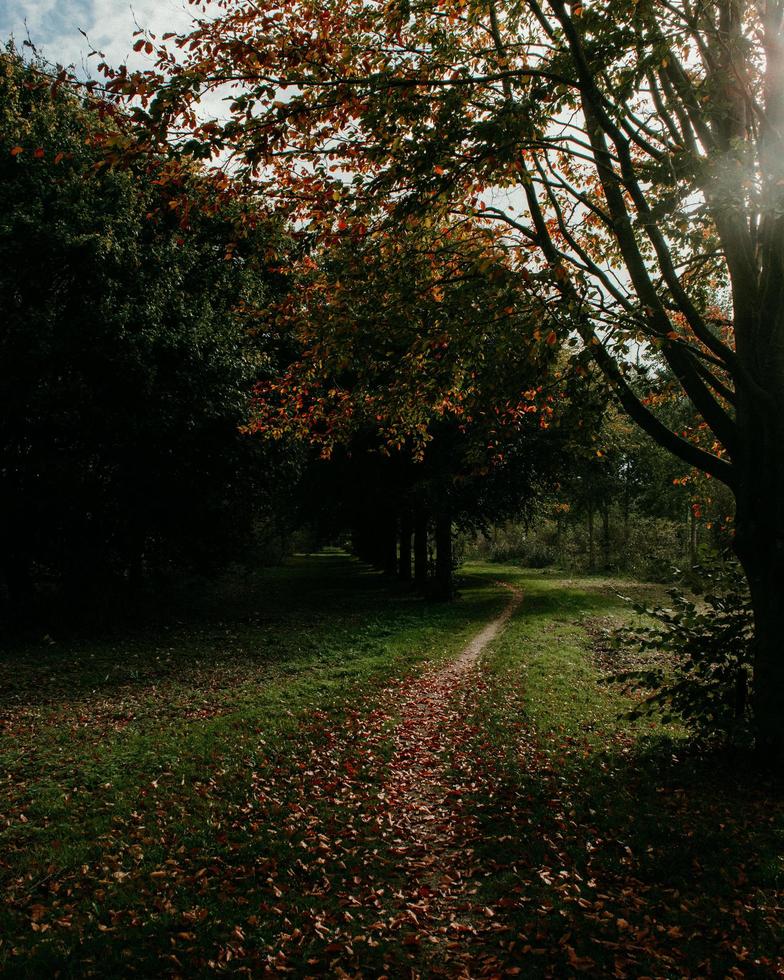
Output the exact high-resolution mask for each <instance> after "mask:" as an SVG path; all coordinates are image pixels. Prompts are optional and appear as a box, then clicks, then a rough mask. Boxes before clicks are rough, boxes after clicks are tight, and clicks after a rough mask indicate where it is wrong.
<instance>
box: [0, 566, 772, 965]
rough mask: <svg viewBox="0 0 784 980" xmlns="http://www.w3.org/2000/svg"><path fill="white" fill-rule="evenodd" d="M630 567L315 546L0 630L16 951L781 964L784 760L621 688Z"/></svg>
mask: <svg viewBox="0 0 784 980" xmlns="http://www.w3.org/2000/svg"><path fill="white" fill-rule="evenodd" d="M617 585H618V583H614V582H612V581H610V580H603V579H598V578H586V579H568V578H565V577H564V576H563V575H561V574H560V573H555V572H552V571H550V572H540V571H526V570H521V569H519V568H516V567H507V566H491V565H478V564H477V565H471V566H468V567H467V568H466V569H464V570H463V573H462V581H461V596H460V599H459V601H458V602H456V603H454V604H450V605H437V604H428V603H425V602H423V601H421V600H419V599H417V598H415V597H413V596H412V595H411V594H409V593H407V592H406V591H404V590H402V589H400V588H398V587H395V586H389V585H387V584H385V583H384V581H383V579H382V578H381V577H380V576H378V575H376V574H374V573H371V572H369V571H367V570H366V569H364V568H363V567H362V566H361V565H359V564H358V563H356V562H354V561H353V560H352V559H350V558H348V557H346V556H343V555H340V554H324V555H319V556H314V557H310V558H297V559H294V560H292V561H290V562H288V563H287V564H286V565H284V566H283V567H281V568H278V569H272V570H265V571H263V572H261V573H259V575H258V576H257V577H256V578H254V580H253V581H243V582H239V583H238V582H233V583H232V582H228V583H226V586H225V591H224V592H223V593H219V594H216V595H213V597H212V601H211V602H210V603H200V604H198V606H197V607H196V608H194V607H193V606H191V607H187V606H186V607H184V609H183V611H182V612H181V614H180V619H179V620H178V619H177V615H176V613H175V614H172V615H169V616H168V617H165V618H164V619H162V620H161V622H160V623H159V625H158V626H155V627H152V626H150V627H147V628H145V629H144V630H140V629H137V630H136V631H133V630H130V629H129V628H124V629H123V630H122V631H120V632H118V634H117V635H114V636H112V635H111V634H107V635H105V636H104V637H103V639H101V640H100V641H97V640H95V639H91V640H85V639H81V640H80V639H79V638H77V637H73V636H72V637H70V638H64V637H54V638H52V637H46V638H42V639H41V640H40V641H36V642H35V643H32V644H29V645H28V646H26V647H23V648H15V649H13V650H9V651H5V652H4V653H3V655H2V657H0V690H2V701H1V702H0V767H2V773H3V776H2V784H0V792H1V793H2V796H1V797H0V876H2V895H3V898H2V903H0V972H2V974H3V975H4V976H26V977H36V978H38V977H43V976H61V977H77V976H79V977H81V976H112V977H114V976H119V975H128V976H134V975H135V976H140V977H153V976H155V977H158V976H182V977H193V976H207V975H213V974H215V973H231V974H240V975H243V974H244V975H252V976H264V975H270V976H277V975H281V976H286V975H290V976H294V977H307V976H314V977H318V976H325V975H327V976H352V977H365V976H367V977H381V976H384V975H386V976H388V977H390V978H393V977H431V976H432V977H438V976H444V977H504V976H515V975H521V976H526V977H528V976H542V977H546V976H553V977H564V976H570V975H573V974H574V975H577V974H582V975H584V976H617V977H643V976H651V977H676V976H688V977H698V976H699V977H703V976H705V977H707V976H737V977H748V976H752V977H753V976H758V977H773V976H781V975H784V959H782V957H781V950H782V948H783V947H784V937H782V905H784V863H783V862H782V853H783V852H784V794H782V787H781V785H780V784H774V783H773V782H771V781H766V780H764V779H763V778H762V777H761V776H760V775H759V774H756V773H753V772H751V771H749V769H748V767H747V766H746V765H745V764H744V760H743V759H735V760H734V759H732V758H722V759H717V758H716V757H715V756H704V757H703V756H700V755H699V754H697V753H696V752H694V751H692V750H690V749H689V748H688V746H687V744H686V743H685V741H684V740H683V739H682V737H681V735H680V733H678V732H677V731H674V730H671V729H668V728H666V727H663V726H661V725H656V724H652V723H651V722H650V721H646V722H634V723H633V722H629V721H627V720H624V719H623V718H622V717H621V713H622V712H623V710H624V709H625V708H628V707H629V706H630V704H631V702H630V701H629V700H628V698H627V696H626V695H625V694H624V693H623V692H621V691H619V690H617V689H616V688H614V687H612V686H609V685H606V684H603V683H602V676H603V673H604V670H605V667H604V664H605V662H606V660H605V657H604V656H601V657H600V656H597V654H596V652H595V650H594V648H593V640H592V637H593V636H595V634H596V632H597V630H600V629H601V628H602V627H604V626H606V625H608V624H610V623H611V622H613V621H618V620H620V619H621V618H623V617H624V616H627V615H628V612H627V610H626V609H625V607H624V606H623V604H622V603H621V602H620V600H619V599H618V598H617V596H616V594H615V591H614V588H615V587H616V586H617ZM624 586H625V587H629V586H628V583H624ZM637 588H638V589H640V590H644V589H645V588H646V587H641V586H637ZM521 600H522V601H521Z"/></svg>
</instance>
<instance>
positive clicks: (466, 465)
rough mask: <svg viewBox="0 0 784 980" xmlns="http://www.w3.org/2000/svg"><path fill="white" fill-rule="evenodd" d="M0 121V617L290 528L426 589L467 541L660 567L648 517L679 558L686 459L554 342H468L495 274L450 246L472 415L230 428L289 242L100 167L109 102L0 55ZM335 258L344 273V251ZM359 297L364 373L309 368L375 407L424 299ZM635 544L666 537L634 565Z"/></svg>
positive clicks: (540, 557) (413, 334)
mask: <svg viewBox="0 0 784 980" xmlns="http://www.w3.org/2000/svg"><path fill="white" fill-rule="evenodd" d="M0 113H1V114H2V118H1V119H0V122H1V123H2V134H3V142H4V149H3V152H2V153H0V178H2V179H1V182H0V196H1V197H2V215H3V216H2V219H0V288H1V289H2V304H3V320H2V327H0V553H1V557H0V573H1V576H0V578H1V581H2V588H1V589H0V603H1V604H2V607H3V608H4V609H5V610H6V612H8V613H10V615H11V617H12V618H19V619H21V620H22V621H23V622H24V621H26V620H27V619H28V618H29V617H30V615H31V614H32V613H36V614H40V612H41V610H42V608H43V607H45V606H46V605H47V604H51V605H52V606H53V607H57V606H58V604H59V605H60V607H62V605H63V602H64V603H65V606H66V607H67V608H69V609H70V610H72V611H73V610H78V609H79V608H82V607H83V608H85V609H88V610H89V609H90V608H94V607H95V606H96V604H98V603H99V602H101V601H103V598H105V596H106V595H107V593H108V592H111V591H112V590H117V591H118V593H119V594H120V595H122V593H123V592H127V591H128V590H134V589H136V590H138V588H139V587H140V586H142V585H144V584H145V583H151V582H152V583H155V584H156V588H157V587H158V586H159V584H160V582H161V580H162V579H164V578H166V577H167V576H169V577H171V576H172V574H174V575H175V577H176V575H177V574H179V573H181V572H184V571H185V572H197V573H201V574H204V573H206V574H212V573H214V572H216V571H217V570H218V569H220V568H221V567H222V566H224V565H226V564H228V563H232V562H238V561H244V562H251V563H259V562H269V561H274V560H277V559H279V558H280V557H281V556H282V555H283V554H285V553H286V552H287V551H289V550H291V548H292V547H294V546H296V544H297V542H298V541H299V542H300V543H304V544H306V545H307V546H308V547H316V546H320V545H323V544H330V543H341V544H342V545H343V546H344V547H347V548H349V549H350V550H352V551H353V552H354V554H356V555H357V557H359V558H360V559H362V560H363V561H366V562H368V563H369V564H371V565H372V566H373V567H375V568H378V569H380V570H382V571H383V572H384V573H385V574H386V575H387V576H389V577H397V578H399V579H401V580H402V581H403V582H407V583H409V582H410V583H411V584H412V586H413V587H415V588H416V589H418V590H419V591H420V592H422V593H423V594H425V595H428V596H431V597H435V598H440V599H448V598H451V597H452V595H453V593H454V577H453V576H454V570H455V568H456V566H457V564H458V552H459V551H460V550H461V549H462V544H461V545H460V546H459V547H457V548H456V543H457V542H458V541H460V542H463V541H465V540H466V539H471V540H473V541H474V544H473V545H472V546H471V547H472V549H473V551H474V553H476V552H477V551H478V552H479V553H480V554H483V555H489V556H491V557H496V558H502V559H507V560H508V559H511V560H516V561H521V562H525V563H531V564H551V563H558V564H561V565H563V566H565V567H582V568H585V569H587V570H589V571H608V570H620V569H622V570H626V571H630V572H632V573H634V574H640V575H644V576H647V577H666V574H667V572H666V571H664V569H665V567H666V568H667V569H668V568H669V567H670V565H672V564H674V563H677V562H678V561H680V560H681V559H682V557H683V552H684V548H683V547H682V542H681V541H680V539H679V538H678V535H677V534H676V535H672V534H670V533H669V532H668V531H667V527H669V526H670V525H672V524H674V523H677V522H679V521H682V520H684V519H685V520H687V521H690V522H691V529H690V530H689V531H688V534H689V535H690V537H689V538H688V543H687V545H686V548H685V551H686V552H687V554H688V557H690V558H691V559H694V558H695V557H696V533H695V530H694V528H695V526H696V523H695V522H696V518H695V514H696V510H695V509H693V508H692V506H691V504H692V497H693V496H694V494H693V491H692V489H691V488H687V489H686V490H684V488H683V486H682V485H681V483H682V482H683V479H682V477H683V472H684V468H683V466H682V465H681V464H678V463H677V462H674V461H673V459H672V458H671V457H669V456H667V455H666V454H665V453H664V452H663V451H659V450H656V449H655V447H654V446H653V445H652V444H651V443H650V441H649V440H647V439H646V438H645V437H643V436H640V435H639V434H638V433H637V432H636V430H634V429H633V428H631V427H630V426H629V425H628V423H623V422H622V421H621V420H619V419H618V418H616V417H615V416H614V415H613V416H612V417H609V416H608V415H607V392H606V390H605V388H604V386H603V385H602V384H600V383H598V382H597V381H596V378H595V374H594V375H592V377H593V382H592V383H590V378H589V381H586V380H585V375H586V374H588V375H591V372H590V370H588V371H586V370H585V368H583V370H582V374H583V378H582V381H580V383H579V384H574V380H575V379H574V377H572V378H571V380H569V376H568V372H564V371H562V370H561V369H563V368H564V367H565V365H566V364H567V363H568V361H567V359H566V358H565V357H564V356H561V355H559V353H558V351H557V349H555V348H553V349H551V348H550V347H549V346H548V345H546V344H545V345H544V346H542V345H541V344H540V345H539V348H538V351H539V352H538V353H537V354H536V356H535V357H532V356H531V352H530V350H529V349H528V348H526V346H525V343H524V342H522V340H521V341H520V342H519V343H517V345H516V349H517V351H518V353H517V354H516V355H515V356H512V355H511V354H510V350H511V349H515V347H514V345H512V346H510V344H511V341H512V338H513V337H514V334H510V335H509V336H508V337H507V338H506V340H505V344H506V346H504V345H499V344H498V343H497V341H496V339H495V338H494V336H493V334H492V332H486V333H484V332H482V331H479V332H478V331H477V330H476V329H475V328H474V326H473V322H472V319H471V318H472V316H473V314H472V313H471V307H470V305H469V304H470V301H471V298H472V296H475V295H476V294H477V291H480V292H481V291H482V290H485V291H488V295H487V299H486V302H487V303H492V302H494V301H500V300H498V297H496V296H495V292H494V291H496V292H498V291H502V290H504V289H507V288H510V287H508V286H507V285H506V284H505V280H504V274H503V271H498V272H497V273H494V274H493V276H489V277H488V276H487V275H486V274H485V272H477V271H476V260H475V259H472V258H470V256H469V258H468V259H467V260H466V268H465V271H464V273H463V275H462V280H461V282H462V285H461V287H460V288H461V289H464V290H465V294H463V293H457V294H456V295H455V297H454V301H453V304H452V307H451V309H452V312H451V313H449V314H448V315H449V316H451V317H452V321H451V326H452V329H453V338H454V339H455V349H454V351H453V350H452V349H450V350H448V351H446V352H442V353H440V354H439V358H441V360H440V361H439V366H438V370H439V371H441V372H444V373H445V375H446V374H448V373H449V372H450V371H463V370H465V369H466V363H468V364H469V367H470V370H471V371H472V373H473V375H474V376H475V377H476V379H477V381H476V388H477V390H478V391H480V392H484V393H486V394H483V395H482V396H481V397H482V398H484V399H485V400H484V402H482V401H480V402H479V403H478V404H476V405H474V406H473V408H472V409H471V411H472V419H471V421H470V422H468V421H466V420H464V421H460V420H459V419H458V418H457V417H455V418H452V419H451V420H449V419H448V418H438V417H435V416H434V417H433V418H431V420H430V421H429V422H428V425H427V433H426V439H425V441H424V444H420V445H418V446H414V444H411V443H409V442H406V441H405V440H404V441H403V442H401V443H400V444H399V445H397V446H395V447H390V445H389V444H387V443H385V441H384V438H383V436H381V435H380V434H379V431H378V429H377V428H375V429H374V428H373V426H372V425H368V424H366V423H362V424H358V425H356V426H355V427H354V428H353V429H352V430H351V432H350V434H349V435H347V436H345V437H344V438H343V439H342V441H339V442H338V443H337V444H336V445H335V446H333V447H332V449H331V452H330V454H329V459H324V458H321V457H322V456H323V455H324V454H323V453H322V454H319V452H318V451H317V450H316V449H312V450H308V449H307V448H306V447H305V446H304V445H303V444H298V443H297V442H296V441H295V440H292V439H284V440H282V441H274V440H270V439H264V438H262V437H260V436H253V435H248V434H247V433H244V432H242V431H241V430H242V428H243V427H244V426H245V425H246V423H247V422H248V420H249V418H250V416H251V414H252V402H253V392H254V388H255V387H256V386H257V385H258V383H259V382H263V381H264V380H265V379H270V378H275V377H278V376H280V375H281V373H282V372H284V371H285V370H286V368H287V366H288V365H290V364H291V363H292V362H293V361H295V360H296V358H297V357H298V356H300V355H301V353H302V349H301V347H299V346H298V343H299V342H298V341H296V340H295V339H294V335H293V334H292V332H291V331H287V330H286V329H285V328H281V329H279V330H278V329H276V326H275V322H274V317H272V319H270V318H269V317H268V318H267V319H266V320H264V325H263V326H259V322H260V321H259V317H258V314H259V311H263V310H264V309H265V308H268V307H270V308H271V307H274V304H275V303H277V302H278V301H279V300H280V299H281V297H282V296H285V295H286V292H287V290H289V289H290V288H291V287H290V284H289V282H288V280H287V276H286V265H287V261H286V255H287V254H289V255H291V254H292V250H293V249H294V248H298V249H301V248H302V247H303V245H302V244H301V243H300V244H297V245H295V244H294V238H292V237H291V236H290V235H287V234H286V230H285V228H284V227H282V226H281V224H280V223H279V222H278V221H276V220H273V219H272V218H266V217H263V216H261V217H260V216H259V214H258V213H257V212H253V215H252V220H251V218H250V212H249V210H248V208H249V203H248V202H247V201H243V200H241V199H236V200H234V199H232V198H231V197H227V196H226V195H225V194H224V195H218V194H216V193H214V191H213V188H212V186H211V183H210V180H209V178H208V176H207V172H206V171H205V170H204V169H203V168H200V167H199V166H198V165H196V164H193V165H191V166H190V168H185V169H184V170H183V169H180V170H179V171H178V175H177V178H176V179H172V178H171V175H170V174H167V175H166V179H165V180H164V179H158V175H163V174H164V173H165V171H166V167H167V165H168V160H167V158H166V157H164V156H160V157H157V158H156V157H153V158H152V159H150V158H149V157H147V158H145V159H144V160H138V161H131V163H130V164H127V163H126V165H124V166H123V167H121V168H110V167H107V166H106V165H105V163H106V150H107V146H111V144H112V140H114V139H116V138H117V133H118V132H119V131H120V129H121V127H120V125H119V122H118V118H117V116H116V114H115V110H114V109H113V108H112V107H111V106H110V105H108V104H107V103H105V102H103V101H101V100H100V99H97V98H95V97H93V96H92V95H89V94H85V93H83V92H80V91H79V90H78V89H74V88H73V87H68V86H66V85H62V84H59V83H58V82H57V81H56V80H55V79H54V78H53V77H52V76H51V75H49V74H47V72H46V70H45V69H44V68H43V67H42V66H41V65H40V64H36V63H32V64H31V63H26V62H25V61H23V59H22V58H20V56H19V55H18V54H17V53H16V52H15V51H14V49H13V48H9V49H7V51H6V52H5V53H4V54H3V55H2V58H0ZM403 241H404V243H405V242H406V240H405V239H403ZM404 247H405V248H410V249H411V251H410V258H406V256H405V253H404V261H403V262H402V264H401V265H400V266H399V268H394V269H392V268H389V267H386V268H385V267H384V261H385V260H383V259H382V260H379V259H378V257H374V256H372V255H371V256H370V257H369V258H368V261H370V262H375V263H376V265H379V267H380V269H381V270H382V271H381V272H379V271H378V270H377V274H380V275H382V276H385V277H386V278H385V281H386V282H387V288H388V289H389V290H390V294H391V295H393V296H399V297H403V299H402V300H401V301H402V302H403V303H409V299H408V296H409V293H410V290H411V284H412V282H413V277H414V276H415V275H416V276H418V277H419V278H420V279H421V280H422V282H423V283H424V285H423V286H422V289H423V290H424V289H425V286H426V284H427V275H429V274H430V265H429V264H428V262H424V265H423V257H422V254H420V253H418V252H417V242H416V239H415V238H414V239H412V242H411V243H406V244H405V246H404ZM333 262H334V263H336V264H337V266H338V271H337V272H335V273H334V274H335V275H336V276H339V275H341V274H344V273H345V266H346V263H347V259H346V258H345V257H341V256H338V257H337V258H336V259H334V260H333ZM341 263H342V265H341ZM406 263H408V264H406ZM499 283H500V285H499ZM363 290H364V284H363V282H362V281H361V280H360V282H359V294H358V295H360V296H362V291H363ZM499 295H500V292H499ZM494 297H495V298H494ZM362 302H364V304H365V305H364V306H362V303H356V302H355V307H356V308H359V309H360V312H359V314H357V316H358V320H357V323H356V324H355V329H356V331H357V335H358V337H359V340H360V341H361V343H362V344H363V345H364V347H363V349H362V354H361V355H357V357H358V358H361V360H363V362H364V363H365V367H364V368H363V370H362V371H354V372H352V371H348V372H347V371H346V369H345V367H344V366H343V364H344V362H345V356H344V353H345V352H342V351H341V350H340V349H338V354H340V358H341V360H340V365H341V366H340V368H339V370H338V369H337V368H336V369H335V374H334V376H330V375H329V372H327V375H326V376H325V377H324V378H322V379H321V381H322V383H323V384H324V386H325V387H328V386H329V385H330V384H333V383H335V384H337V383H339V384H340V385H341V386H342V388H343V389H345V390H347V391H349V392H350V391H351V386H352V379H353V383H354V384H357V385H358V384H360V383H361V384H362V385H364V386H366V388H367V386H370V389H371V390H374V391H375V392H376V393H378V397H379V398H381V399H383V397H384V395H383V393H384V391H385V390H386V387H387V385H389V384H390V383H391V381H392V378H393V375H392V374H390V371H391V370H393V368H394V364H395V363H396V362H397V361H399V360H400V359H402V358H403V357H405V356H406V354H407V353H408V351H409V350H410V349H411V345H412V344H414V343H418V342H419V341H420V338H421V337H422V336H423V335H424V336H427V335H428V331H434V330H435V328H434V327H433V326H432V325H431V324H430V323H429V322H428V321H427V317H428V316H432V315H433V314H432V313H428V311H427V307H426V305H423V304H417V302H416V297H414V302H413V304H412V305H411V306H410V308H404V312H406V314H407V316H408V318H409V319H408V321H405V318H404V321H405V322H404V321H401V322H400V323H398V324H397V325H396V328H395V332H394V334H393V333H391V332H390V331H388V330H386V329H384V325H383V324H379V322H378V314H377V312H376V305H375V304H374V303H373V302H372V301H371V302H368V300H367V299H366V298H365V297H363V299H362ZM505 302H509V299H507V300H505ZM445 308H446V306H445V304H441V311H443V309H445ZM246 310H252V311H253V315H252V316H249V315H247V314H245V313H244V312H243V311H246ZM441 311H439V315H441V316H443V315H444V314H443V312H441ZM526 315H529V314H526ZM529 316H530V315H529ZM270 324H272V325H271V326H270ZM447 325H449V324H447ZM332 328H333V327H330V329H332ZM336 329H337V331H338V333H337V334H336V336H340V331H341V330H342V329H343V325H342V320H341V319H340V318H339V319H338V323H337V328H336ZM441 329H442V327H441V326H439V327H438V328H437V330H435V334H434V335H435V336H436V337H437V338H438V336H439V335H438V331H439V330H441ZM504 329H512V328H510V327H508V326H507V327H505V328H504ZM513 329H520V330H521V331H522V332H521V334H520V337H521V338H522V337H524V336H528V335H530V333H531V330H530V325H529V324H526V323H525V322H523V323H521V324H519V325H517V326H514V327H513ZM343 342H344V341H342V340H341V343H343ZM357 343H359V341H357ZM461 345H462V346H461ZM586 363H587V362H586V361H585V359H583V365H585V364H586ZM368 365H370V366H369V367H368ZM559 372H560V374H561V375H562V376H561V377H560V380H556V379H557V377H558V375H559ZM564 377H566V378H567V380H564ZM638 381H639V383H640V384H641V385H645V384H647V381H646V379H645V376H644V372H641V374H640V376H639V379H638ZM543 384H544V385H545V387H547V386H548V385H549V386H550V390H552V392H553V394H551V395H550V396H549V397H548V399H547V400H546V404H547V405H548V406H549V407H547V409H546V411H547V413H548V414H547V415H546V416H542V415H541V414H540V413H534V414H531V415H527V414H522V415H520V417H519V418H518V419H517V420H516V421H515V424H513V425H511V426H508V427H506V428H504V426H502V425H499V424H498V421H497V420H498V409H497V406H498V405H501V406H503V405H507V406H508V405H510V404H514V402H515V399H519V397H520V391H521V390H524V389H526V388H531V389H534V388H535V389H536V390H537V391H540V390H541V388H542V385H543ZM487 393H490V394H487ZM542 399H543V402H544V401H545V399H544V396H542ZM682 410H683V409H682V406H681V408H678V407H677V406H676V407H675V408H672V409H671V411H675V412H677V411H682ZM543 418H547V419H548V420H549V421H548V422H547V424H544V423H543V421H542V419H543ZM466 419H467V416H466ZM603 419H604V421H603ZM688 421H689V420H688V419H686V418H684V420H683V424H684V425H685V424H687V423H688ZM722 506H723V502H722ZM668 521H669V522H670V524H669V525H667V522H668ZM510 522H511V523H510ZM651 522H653V524H652V523H651ZM657 522H658V523H657ZM654 525H655V526H654ZM297 529H299V531H298V534H299V537H298V538H297V537H296V536H295V537H292V533H293V532H294V531H296V530H297ZM510 529H511V530H510ZM641 536H643V537H646V536H647V537H648V538H651V536H653V537H656V538H657V540H659V541H660V542H661V541H663V542H664V545H663V550H662V548H660V549H659V551H658V552H657V553H656V554H655V555H649V556H648V558H649V560H647V562H646V561H640V560H637V559H639V555H640V553H641V549H640V548H639V547H638V546H637V545H636V544H635V541H639V539H640V537H641ZM643 550H644V549H643ZM635 556H636V558H635V560H632V558H633V557H635Z"/></svg>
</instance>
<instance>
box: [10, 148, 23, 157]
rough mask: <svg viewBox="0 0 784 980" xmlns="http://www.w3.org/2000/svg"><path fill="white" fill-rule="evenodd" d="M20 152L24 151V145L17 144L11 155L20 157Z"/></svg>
mask: <svg viewBox="0 0 784 980" xmlns="http://www.w3.org/2000/svg"><path fill="white" fill-rule="evenodd" d="M20 153H24V147H23V146H15V147H14V148H13V149H12V150H11V156H12V157H18V156H19V154H20Z"/></svg>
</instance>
